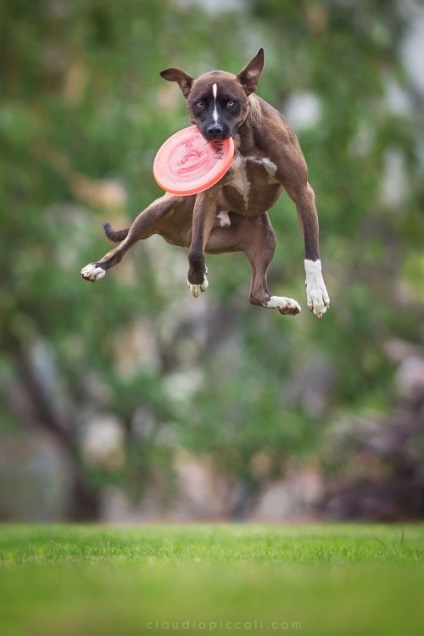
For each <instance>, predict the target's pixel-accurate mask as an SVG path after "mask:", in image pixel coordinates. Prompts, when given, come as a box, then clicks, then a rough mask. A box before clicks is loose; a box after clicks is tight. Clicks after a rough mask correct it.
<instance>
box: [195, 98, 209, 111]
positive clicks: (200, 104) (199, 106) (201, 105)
mask: <svg viewBox="0 0 424 636" xmlns="http://www.w3.org/2000/svg"><path fill="white" fill-rule="evenodd" d="M195 106H196V108H197V110H203V109H204V108H205V106H206V104H205V102H204V101H203V99H199V101H198V102H196V104H195Z"/></svg>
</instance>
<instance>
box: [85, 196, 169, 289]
mask: <svg viewBox="0 0 424 636" xmlns="http://www.w3.org/2000/svg"><path fill="white" fill-rule="evenodd" d="M180 204H181V198H180V197H174V196H170V195H165V196H163V197H161V198H160V199H157V200H156V201H154V202H153V203H152V204H151V205H149V207H148V208H146V209H145V210H143V212H141V213H140V214H139V215H138V216H137V218H136V219H135V220H134V221H133V223H132V225H131V227H130V228H129V229H128V230H120V231H118V232H114V230H112V229H111V228H110V226H109V225H108V224H106V226H105V232H106V236H108V238H110V239H111V240H113V241H121V242H120V243H119V245H118V246H117V247H115V248H113V249H112V250H110V251H109V252H107V254H105V255H104V256H103V258H101V259H100V260H99V261H96V262H94V263H89V264H88V265H86V266H85V267H83V268H82V270H81V276H82V277H83V278H84V279H85V280H89V281H92V282H95V281H96V280H99V279H100V278H103V276H104V275H105V274H106V272H107V270H108V269H110V268H111V267H113V266H114V265H117V264H118V263H119V262H120V261H121V260H122V257H123V256H124V255H125V253H126V252H127V251H128V250H129V249H130V247H132V246H133V245H134V243H137V241H140V240H141V239H146V238H148V237H149V236H152V235H153V234H158V233H159V232H160V229H161V221H162V220H163V218H164V217H165V216H166V215H167V214H168V213H170V212H171V211H172V210H173V209H175V208H176V207H177V206H178V205H180ZM121 239H123V240H121Z"/></svg>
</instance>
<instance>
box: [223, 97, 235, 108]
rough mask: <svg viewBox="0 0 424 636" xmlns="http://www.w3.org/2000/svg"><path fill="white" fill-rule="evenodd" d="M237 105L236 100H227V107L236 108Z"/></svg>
mask: <svg viewBox="0 0 424 636" xmlns="http://www.w3.org/2000/svg"><path fill="white" fill-rule="evenodd" d="M235 105H236V102H235V101H234V99H227V101H226V102H225V108H234V106H235Z"/></svg>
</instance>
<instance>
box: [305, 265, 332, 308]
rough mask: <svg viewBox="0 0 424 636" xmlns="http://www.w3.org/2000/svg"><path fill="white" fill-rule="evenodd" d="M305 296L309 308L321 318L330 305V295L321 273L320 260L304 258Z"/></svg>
mask: <svg viewBox="0 0 424 636" xmlns="http://www.w3.org/2000/svg"><path fill="white" fill-rule="evenodd" d="M305 272H306V283H305V284H306V298H307V303H308V307H309V309H310V310H311V311H312V312H313V313H314V314H315V316H316V317H317V318H322V317H323V315H324V314H325V312H326V311H327V309H328V308H329V306H330V297H329V295H328V292H327V288H326V286H325V283H324V279H323V277H322V273H321V261H308V260H305Z"/></svg>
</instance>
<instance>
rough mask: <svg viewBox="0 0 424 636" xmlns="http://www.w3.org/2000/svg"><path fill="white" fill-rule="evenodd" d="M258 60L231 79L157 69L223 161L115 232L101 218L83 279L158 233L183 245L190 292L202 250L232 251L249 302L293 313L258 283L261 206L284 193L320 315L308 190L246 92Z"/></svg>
mask: <svg viewBox="0 0 424 636" xmlns="http://www.w3.org/2000/svg"><path fill="white" fill-rule="evenodd" d="M264 61H265V57H264V50H263V48H261V49H259V51H258V53H257V54H256V56H255V57H253V58H252V59H251V60H250V61H249V62H248V64H247V65H246V66H245V67H244V68H243V69H242V70H241V71H240V73H239V74H238V75H233V74H232V73H227V72H225V71H211V72H208V73H205V74H203V75H201V76H200V77H198V78H197V79H194V78H193V77H191V76H190V75H188V74H187V73H186V72H185V71H183V70H181V69H180V68H169V69H167V70H165V71H162V73H161V74H160V75H161V76H162V78H164V79H165V80H168V81H170V82H177V83H178V85H179V87H180V89H181V91H182V93H183V95H184V97H185V99H186V100H187V107H188V115H189V119H190V121H191V122H192V123H193V124H195V125H196V126H197V127H198V128H199V130H200V132H201V134H202V135H203V137H204V138H205V139H206V140H207V141H211V142H219V141H223V140H225V139H227V138H229V137H232V138H233V139H234V145H235V153H234V158H233V161H232V164H231V166H230V168H229V170H228V171H227V172H226V174H225V175H224V176H223V177H222V178H221V179H220V180H219V181H218V183H217V184H215V185H213V186H212V187H210V188H209V189H207V190H206V191H204V192H201V193H198V194H196V195H190V196H176V195H171V194H168V193H167V194H165V195H163V196H162V197H160V198H159V199H157V200H155V201H154V202H153V203H152V204H151V205H149V206H148V207H147V208H146V209H145V210H143V211H142V212H141V213H140V214H139V215H138V216H137V218H136V219H135V220H134V222H133V223H132V225H131V226H130V228H128V229H125V230H120V231H115V230H113V229H112V227H111V226H110V224H108V223H106V224H105V225H104V229H105V233H106V236H107V237H108V238H109V239H110V240H112V241H114V242H119V245H118V246H117V247H115V248H114V249H112V250H111V251H109V252H108V253H107V254H106V255H105V256H104V257H103V258H102V259H100V260H99V261H96V262H94V263H89V264H88V265H86V266H85V267H84V268H83V269H82V270H81V274H82V277H83V278H84V279H85V280H89V281H96V280H99V279H100V278H102V277H103V276H104V275H105V274H106V272H107V270H108V269H110V268H111V267H113V266H114V265H117V264H118V263H119V262H120V261H121V259H122V257H123V256H124V254H125V253H126V252H127V251H128V249H129V248H130V247H132V246H133V245H134V244H135V243H136V242H137V241H139V240H140V239H146V238H148V237H149V236H152V235H153V234H159V235H161V236H162V237H163V238H164V239H165V240H166V241H167V242H168V243H171V244H173V245H179V246H181V247H185V248H188V264H189V270H188V276H187V284H188V286H189V289H190V292H191V294H192V295H193V296H194V297H198V296H200V294H201V293H202V292H204V291H205V290H206V289H207V287H208V279H207V268H206V264H205V252H206V253H209V254H220V253H225V252H238V251H241V252H244V254H245V255H246V257H247V259H248V261H249V264H250V268H251V285H250V292H249V301H250V302H251V303H252V304H254V305H258V306H260V307H265V308H273V309H277V310H278V311H279V312H280V313H281V314H283V315H296V314H298V313H299V312H300V310H301V308H300V305H299V303H298V302H297V301H296V300H294V299H292V298H286V297H281V296H274V295H272V294H271V292H270V291H269V290H268V287H267V271H268V268H269V265H270V263H271V260H272V258H273V256H274V251H275V245H276V239H275V233H274V230H273V228H272V225H271V222H270V220H269V216H268V210H269V209H270V208H271V207H272V206H273V205H274V204H275V203H276V201H277V200H278V198H279V197H280V195H281V194H282V192H283V191H284V190H286V192H287V193H288V195H289V196H290V197H291V199H292V200H293V201H294V202H295V204H296V208H297V212H298V216H299V219H300V224H301V228H302V230H303V235H304V244H305V258H304V266H305V274H306V296H307V304H308V307H309V309H310V310H311V311H312V312H313V313H314V314H315V316H317V317H318V318H322V316H323V315H324V313H325V312H326V311H327V309H328V307H329V306H330V299H329V296H328V293H327V289H326V286H325V283H324V279H323V275H322V269H321V260H320V253H319V224H318V214H317V210H316V206H315V195H314V191H313V189H312V187H311V186H310V184H309V182H308V173H307V166H306V162H305V159H304V156H303V153H302V150H301V148H300V145H299V141H298V139H297V137H296V135H295V133H294V131H293V129H292V128H291V126H290V124H289V123H288V122H287V120H286V119H285V118H284V117H283V116H282V115H281V114H280V113H279V112H278V111H277V110H275V109H274V108H273V107H272V106H271V105H270V104H268V103H267V102H266V101H264V100H263V99H261V98H260V97H258V96H256V94H255V90H256V87H257V84H258V80H259V77H260V75H261V73H262V70H263V67H264Z"/></svg>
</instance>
